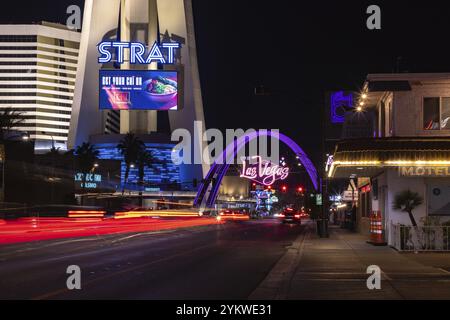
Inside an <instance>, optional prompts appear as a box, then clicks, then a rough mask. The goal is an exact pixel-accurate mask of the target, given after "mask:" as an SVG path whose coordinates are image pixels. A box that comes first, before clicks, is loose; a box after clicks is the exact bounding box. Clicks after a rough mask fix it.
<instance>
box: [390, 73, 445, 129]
mask: <svg viewBox="0 0 450 320" xmlns="http://www.w3.org/2000/svg"><path fill="white" fill-rule="evenodd" d="M424 97H450V83H426V82H425V83H421V84H420V85H412V91H399V92H395V93H394V122H395V124H394V126H395V136H398V137H427V136H448V135H449V131H448V130H423V108H422V105H423V98H424ZM386 124H388V122H386Z"/></svg>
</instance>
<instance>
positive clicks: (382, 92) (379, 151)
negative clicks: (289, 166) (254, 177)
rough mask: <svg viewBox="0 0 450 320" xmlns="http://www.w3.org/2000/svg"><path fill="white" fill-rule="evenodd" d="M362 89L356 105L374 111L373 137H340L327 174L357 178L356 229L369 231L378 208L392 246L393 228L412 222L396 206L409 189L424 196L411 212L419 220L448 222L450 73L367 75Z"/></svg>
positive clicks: (386, 238)
mask: <svg viewBox="0 0 450 320" xmlns="http://www.w3.org/2000/svg"><path fill="white" fill-rule="evenodd" d="M363 92H364V93H363V94H361V97H360V101H358V102H357V103H359V104H360V105H364V109H362V110H361V111H360V112H361V113H362V114H363V113H364V112H371V113H372V114H375V115H376V126H375V131H374V133H373V137H371V138H354V139H351V138H350V139H346V140H341V141H340V142H338V143H337V145H336V149H335V152H334V154H333V155H332V156H331V157H330V159H329V162H328V165H327V172H328V177H329V178H341V179H343V178H345V179H353V180H354V181H357V188H358V193H359V200H358V202H357V207H358V208H357V212H358V213H357V228H358V230H359V231H360V232H362V233H364V234H368V232H369V228H370V215H371V213H372V212H374V211H376V212H380V213H381V215H382V223H383V230H384V233H385V240H386V241H388V243H389V244H392V241H393V239H392V238H393V234H392V229H393V228H392V226H393V225H411V221H410V219H409V216H408V214H407V213H405V212H401V211H398V210H395V209H393V202H394V198H395V196H396V195H397V194H399V193H400V192H403V191H407V190H410V191H412V192H414V193H417V194H418V195H419V196H420V197H421V198H422V199H423V203H422V204H421V205H419V206H418V207H417V208H415V209H414V211H413V214H414V218H415V220H416V221H417V223H418V224H420V225H423V224H424V223H426V220H430V217H432V218H433V219H434V220H436V221H438V222H439V223H444V222H446V221H448V220H450V138H448V135H449V131H447V129H446V126H447V122H448V117H447V116H446V115H447V111H446V110H447V109H446V97H450V74H401V75H399V74H397V75H369V76H368V78H367V81H366V83H365V86H364V91H363ZM363 96H364V97H365V98H362V97H363ZM429 97H439V99H437V100H436V99H435V102H436V101H441V102H440V104H439V108H438V109H439V117H438V118H439V119H438V120H437V121H438V124H439V125H438V126H433V125H430V121H429V117H430V110H431V109H433V108H431V107H430V101H429ZM435 105H437V104H435ZM433 110H437V108H434V109H433ZM433 128H434V129H433Z"/></svg>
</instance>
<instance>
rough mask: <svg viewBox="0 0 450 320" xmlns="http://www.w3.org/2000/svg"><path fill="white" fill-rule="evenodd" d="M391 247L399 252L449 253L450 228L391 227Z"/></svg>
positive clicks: (396, 225)
mask: <svg viewBox="0 0 450 320" xmlns="http://www.w3.org/2000/svg"><path fill="white" fill-rule="evenodd" d="M392 231H393V240H394V241H393V247H394V248H396V249H397V250H399V251H450V226H419V227H417V228H414V227H412V226H404V225H399V224H395V225H392Z"/></svg>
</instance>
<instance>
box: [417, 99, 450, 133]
mask: <svg viewBox="0 0 450 320" xmlns="http://www.w3.org/2000/svg"><path fill="white" fill-rule="evenodd" d="M423 129H424V130H449V129H450V98H424V99H423Z"/></svg>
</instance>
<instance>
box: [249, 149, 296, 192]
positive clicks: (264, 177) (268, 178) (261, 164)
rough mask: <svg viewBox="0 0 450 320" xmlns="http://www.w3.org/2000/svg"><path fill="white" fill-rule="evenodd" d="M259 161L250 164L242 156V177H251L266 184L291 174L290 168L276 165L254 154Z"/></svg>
mask: <svg viewBox="0 0 450 320" xmlns="http://www.w3.org/2000/svg"><path fill="white" fill-rule="evenodd" d="M252 159H256V160H257V163H255V164H248V163H247V161H246V158H245V157H242V158H241V160H242V173H241V178H246V179H250V180H253V181H256V182H258V183H261V184H263V185H265V186H270V185H272V184H273V183H274V182H275V181H276V180H284V179H286V178H287V176H288V175H289V168H288V167H283V166H279V165H274V164H272V163H271V162H270V161H267V160H263V159H262V158H261V157H260V156H254V157H252Z"/></svg>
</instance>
